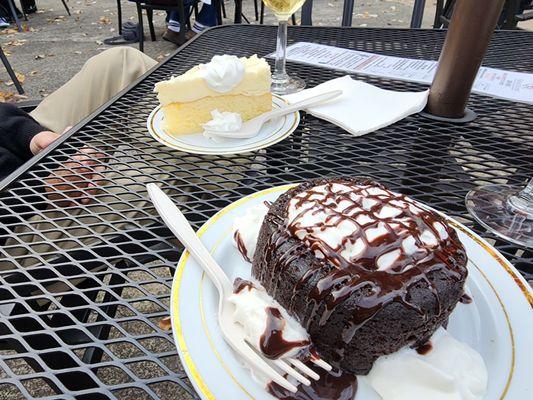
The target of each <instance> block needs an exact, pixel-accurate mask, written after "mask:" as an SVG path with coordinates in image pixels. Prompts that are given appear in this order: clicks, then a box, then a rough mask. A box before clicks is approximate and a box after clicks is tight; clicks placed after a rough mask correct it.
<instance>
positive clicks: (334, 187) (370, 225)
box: [287, 183, 448, 273]
mask: <svg viewBox="0 0 533 400" xmlns="http://www.w3.org/2000/svg"><path fill="white" fill-rule="evenodd" d="M431 214H432V213H430V212H428V211H427V210H425V209H423V208H422V207H421V206H420V205H419V204H418V203H416V202H415V201H413V200H411V199H410V198H408V197H406V196H403V195H400V194H397V193H394V192H391V191H390V190H387V189H384V188H380V187H377V186H371V185H350V186H348V185H346V184H341V183H328V184H325V185H319V186H316V187H313V188H310V189H308V190H306V191H304V192H301V193H298V194H297V195H296V196H294V198H292V199H291V200H290V202H289V208H288V215H287V219H288V228H289V230H290V232H291V233H292V234H293V235H294V236H296V237H298V238H299V239H300V240H302V241H304V243H306V244H307V246H309V248H310V249H311V250H313V252H314V254H315V256H316V257H317V258H320V259H322V258H328V261H330V262H332V263H333V264H335V265H336V266H338V267H343V266H348V265H350V264H357V265H361V266H362V267H363V268H366V269H375V270H377V271H389V272H391V273H400V272H405V271H408V270H409V269H411V268H413V266H414V265H416V263H417V262H419V261H421V260H423V259H425V258H427V257H431V253H432V251H433V250H435V249H437V248H438V247H439V246H442V245H443V242H444V241H445V240H446V239H448V232H447V229H446V227H445V226H444V224H443V223H442V222H440V221H438V220H435V219H434V218H433V217H432V215H431ZM391 242H394V243H396V244H397V246H391ZM387 249H389V250H387ZM370 254H372V255H375V257H370Z"/></svg>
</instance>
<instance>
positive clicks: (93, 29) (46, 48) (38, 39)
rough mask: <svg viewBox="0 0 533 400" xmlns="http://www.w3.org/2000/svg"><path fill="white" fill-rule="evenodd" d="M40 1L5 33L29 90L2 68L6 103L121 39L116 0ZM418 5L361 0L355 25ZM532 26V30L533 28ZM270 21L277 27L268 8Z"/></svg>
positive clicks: (128, 5)
mask: <svg viewBox="0 0 533 400" xmlns="http://www.w3.org/2000/svg"><path fill="white" fill-rule="evenodd" d="M258 1H260V0H258ZM36 3H37V7H38V11H37V13H35V14H31V15H30V16H29V21H27V22H25V28H26V32H22V33H18V32H17V31H16V29H13V28H11V29H5V30H3V31H0V45H1V46H2V48H3V49H4V52H5V53H6V54H7V56H8V59H9V60H10V62H11V64H12V65H13V68H14V69H15V71H16V72H17V73H19V77H20V80H21V81H23V85H24V89H25V90H26V94H25V96H22V97H20V96H17V95H16V90H15V87H14V86H13V84H12V83H11V80H10V79H9V77H8V75H7V73H6V71H5V69H4V68H3V67H1V66H0V101H20V100H25V99H27V98H29V99H40V98H42V97H44V96H46V95H47V94H49V93H50V92H52V91H53V90H55V89H56V88H58V87H59V86H60V85H61V84H63V83H64V82H66V81H67V80H68V79H70V78H71V77H72V76H73V75H74V74H75V73H76V72H77V71H78V70H79V69H80V67H81V66H82V65H83V63H84V62H85V61H86V60H87V59H88V58H89V57H91V56H93V55H95V54H97V53H98V52H100V51H103V50H105V49H106V48H108V47H109V46H106V45H104V44H103V42H102V41H103V40H104V39H105V38H108V37H111V36H115V35H117V31H118V23H117V5H116V1H115V0H98V1H96V0H76V1H73V0H71V1H70V2H68V5H69V7H70V9H71V14H72V15H71V16H68V15H67V13H66V11H65V9H64V8H63V5H62V4H61V2H60V1H59V0H37V1H36ZM413 3H414V1H413V0H363V1H357V2H356V6H355V9H354V15H353V26H361V27H365V26H369V27H408V26H409V22H410V19H411V13H412V7H413ZM253 4H254V3H253V1H252V0H245V1H244V4H243V9H244V10H243V11H244V14H245V15H246V16H247V17H248V19H250V20H251V22H252V23H257V22H256V21H255V20H254V11H253V9H254V7H253ZM342 6H343V1H342V0H315V1H314V15H313V23H314V24H315V25H337V26H338V25H340V21H341V16H342ZM122 9H123V21H128V20H131V21H135V22H136V21H137V13H136V8H135V5H134V3H132V2H129V1H122ZM226 9H227V16H228V17H229V18H226V19H225V21H224V22H225V23H231V22H232V18H233V9H234V8H233V2H232V1H226ZM318 10H320V12H318ZM434 12H435V1H434V0H429V1H427V2H426V11H425V14H424V20H423V27H428V28H429V27H431V24H432V21H433V16H434ZM154 20H155V26H156V32H157V36H158V40H157V41H156V42H150V41H148V42H146V46H145V51H146V53H147V54H148V55H150V56H151V57H153V58H155V59H157V60H159V61H160V60H162V59H164V58H165V57H166V56H167V55H168V54H169V53H170V52H171V51H172V50H174V49H175V48H176V47H175V45H174V44H172V43H168V42H165V41H163V40H161V35H162V33H163V32H164V30H165V21H164V20H165V13H164V12H156V13H155V16H154ZM531 22H532V24H530V26H532V27H533V21H531ZM265 23H267V24H274V23H275V19H274V17H273V15H272V14H271V13H270V12H269V11H268V9H267V10H266V14H265ZM145 25H146V24H145ZM147 33H148V32H147V30H146V34H147ZM132 46H137V44H135V45H132Z"/></svg>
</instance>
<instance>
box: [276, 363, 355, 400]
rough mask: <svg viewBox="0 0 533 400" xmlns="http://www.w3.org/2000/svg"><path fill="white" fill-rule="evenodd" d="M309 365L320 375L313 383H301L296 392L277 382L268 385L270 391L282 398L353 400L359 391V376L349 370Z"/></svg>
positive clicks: (308, 364) (281, 399) (285, 399)
mask: <svg viewBox="0 0 533 400" xmlns="http://www.w3.org/2000/svg"><path fill="white" fill-rule="evenodd" d="M307 366H308V367H310V368H311V369H313V370H314V371H315V372H316V373H318V374H319V375H320V379H319V380H318V381H315V380H311V385H309V386H305V385H299V386H298V391H297V392H296V393H291V392H289V391H288V390H286V389H283V388H282V387H281V386H279V385H278V384H277V383H275V382H270V383H269V384H268V386H267V390H268V392H269V393H270V394H271V395H272V396H274V397H275V398H277V399H280V400H353V398H354V397H355V394H356V392H357V377H356V376H355V375H352V374H350V373H347V372H342V371H340V370H333V371H331V372H327V371H325V370H323V369H321V368H316V367H314V365H313V364H310V363H307Z"/></svg>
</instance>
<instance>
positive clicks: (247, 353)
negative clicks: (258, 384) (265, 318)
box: [233, 340, 298, 393]
mask: <svg viewBox="0 0 533 400" xmlns="http://www.w3.org/2000/svg"><path fill="white" fill-rule="evenodd" d="M233 344H234V346H233V348H234V349H235V351H237V352H238V353H239V354H240V355H241V356H242V357H243V358H244V359H245V360H246V361H247V362H248V364H250V367H254V368H257V369H258V370H259V371H260V372H261V373H263V374H264V375H266V376H267V377H268V378H270V379H272V380H273V381H274V382H276V383H277V384H278V385H280V386H281V387H283V388H285V389H287V390H289V391H291V392H292V393H296V392H297V390H298V388H297V387H296V386H294V385H293V384H292V383H290V382H289V381H288V380H287V379H285V378H284V377H283V376H281V375H280V374H279V373H278V372H276V370H275V369H274V368H272V367H271V366H270V365H268V363H267V362H266V361H265V360H264V359H263V358H261V357H260V356H259V355H258V354H257V353H256V352H255V351H254V350H252V349H251V348H250V347H249V345H248V344H247V343H246V342H245V341H244V340H243V341H242V342H241V343H233Z"/></svg>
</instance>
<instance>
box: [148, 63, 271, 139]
mask: <svg viewBox="0 0 533 400" xmlns="http://www.w3.org/2000/svg"><path fill="white" fill-rule="evenodd" d="M155 92H156V93H157V98H158V99H159V102H160V103H161V106H162V109H163V113H164V120H163V129H164V130H165V132H167V133H169V134H172V135H182V134H189V133H198V132H202V131H203V128H202V124H205V123H206V122H208V121H210V120H211V119H212V116H211V111H213V110H218V111H220V112H225V111H226V112H233V113H238V114H240V115H241V118H242V120H243V121H247V120H249V119H251V118H254V117H256V116H258V115H260V114H263V113H265V112H268V111H270V110H272V95H271V93H270V67H269V65H268V63H267V62H266V61H265V60H264V59H262V58H258V57H257V56H256V55H253V56H251V57H248V58H246V57H242V58H238V57H236V56H229V55H223V56H214V57H213V58H212V60H211V62H209V63H207V64H200V65H197V66H196V67H194V68H192V69H190V70H189V71H187V72H186V73H184V74H183V75H180V76H176V77H172V78H170V79H169V80H166V81H162V82H159V83H157V84H156V85H155Z"/></svg>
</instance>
